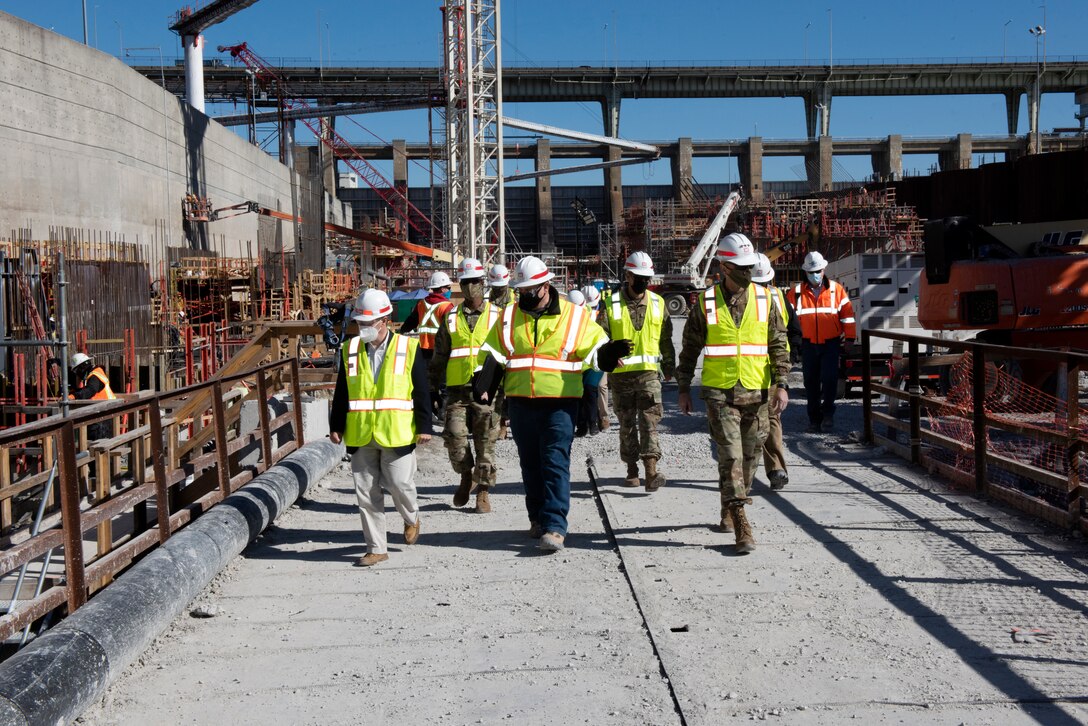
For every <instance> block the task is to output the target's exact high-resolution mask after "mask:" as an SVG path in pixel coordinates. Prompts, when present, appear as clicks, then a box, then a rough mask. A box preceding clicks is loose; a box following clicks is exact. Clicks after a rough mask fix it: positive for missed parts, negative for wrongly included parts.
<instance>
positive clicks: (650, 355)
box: [604, 290, 665, 373]
mask: <svg viewBox="0 0 1088 726" xmlns="http://www.w3.org/2000/svg"><path fill="white" fill-rule="evenodd" d="M646 295H647V296H648V299H647V301H646V317H645V318H644V319H643V321H642V329H641V330H635V326H634V324H633V323H632V322H631V313H630V312H629V311H628V310H627V306H626V305H625V304H624V303H623V300H622V299H621V296H620V291H619V290H616V291H614V292H610V293H609V294H608V297H607V298H606V299H605V300H604V309H605V310H606V311H607V315H608V329H609V331H610V332H611V334H612V340H630V341H633V342H634V348H633V349H632V350H631V355H627V356H624V357H623V365H621V366H619V367H617V368H616V370H615V371H613V372H614V373H634V372H635V371H656V370H658V369H659V368H660V366H661V327H662V326H663V325H664V324H665V300H664V298H662V297H661V296H660V295H658V294H657V293H654V292H650V291H649V290H647V291H646Z"/></svg>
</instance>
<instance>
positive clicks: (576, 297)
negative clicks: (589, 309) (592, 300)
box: [567, 290, 586, 306]
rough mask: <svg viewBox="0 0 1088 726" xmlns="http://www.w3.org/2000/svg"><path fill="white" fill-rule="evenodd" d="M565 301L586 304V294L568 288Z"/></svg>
mask: <svg viewBox="0 0 1088 726" xmlns="http://www.w3.org/2000/svg"><path fill="white" fill-rule="evenodd" d="M567 302H569V303H573V304H574V305H578V306H582V305H585V304H586V296H585V295H583V294H582V291H581V290H570V291H569V292H567Z"/></svg>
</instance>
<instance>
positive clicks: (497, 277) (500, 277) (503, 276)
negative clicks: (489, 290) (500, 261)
mask: <svg viewBox="0 0 1088 726" xmlns="http://www.w3.org/2000/svg"><path fill="white" fill-rule="evenodd" d="M487 281H488V282H489V283H490V284H491V287H506V286H507V285H509V284H510V270H508V269H506V265H492V266H491V271H490V272H488V273H487Z"/></svg>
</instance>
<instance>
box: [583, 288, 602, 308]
mask: <svg viewBox="0 0 1088 726" xmlns="http://www.w3.org/2000/svg"><path fill="white" fill-rule="evenodd" d="M582 294H583V295H585V298H586V306H587V307H591V308H595V307H597V303H599V302H600V301H601V291H600V290H598V289H597V286H596V285H586V286H585V287H583V288H582Z"/></svg>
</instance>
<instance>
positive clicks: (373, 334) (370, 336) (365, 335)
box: [359, 325, 378, 343]
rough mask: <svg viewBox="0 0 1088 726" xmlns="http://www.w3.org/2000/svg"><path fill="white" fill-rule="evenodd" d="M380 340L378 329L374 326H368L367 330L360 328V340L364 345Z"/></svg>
mask: <svg viewBox="0 0 1088 726" xmlns="http://www.w3.org/2000/svg"><path fill="white" fill-rule="evenodd" d="M377 339H378V329H377V328H376V327H374V326H373V325H368V326H366V327H365V328H359V340H361V341H363V342H364V343H373V342H374V341H375V340H377Z"/></svg>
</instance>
